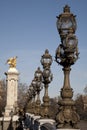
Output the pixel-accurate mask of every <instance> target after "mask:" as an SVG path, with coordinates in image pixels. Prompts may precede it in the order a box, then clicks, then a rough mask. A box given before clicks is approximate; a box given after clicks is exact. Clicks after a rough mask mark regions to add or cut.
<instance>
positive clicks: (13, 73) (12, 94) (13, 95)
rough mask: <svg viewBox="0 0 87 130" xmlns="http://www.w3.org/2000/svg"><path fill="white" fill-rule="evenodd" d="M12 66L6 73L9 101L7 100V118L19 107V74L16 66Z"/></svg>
mask: <svg viewBox="0 0 87 130" xmlns="http://www.w3.org/2000/svg"><path fill="white" fill-rule="evenodd" d="M12 63H13V62H12ZM11 65H12V64H11ZM11 65H10V67H9V69H8V71H7V72H6V73H5V75H6V83H7V100H6V107H5V116H9V115H10V113H11V112H15V108H16V107H17V102H18V76H19V72H18V70H17V69H16V67H15V66H11Z"/></svg>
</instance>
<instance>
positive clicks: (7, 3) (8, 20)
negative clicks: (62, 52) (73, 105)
mask: <svg viewBox="0 0 87 130" xmlns="http://www.w3.org/2000/svg"><path fill="white" fill-rule="evenodd" d="M66 4H68V5H69V6H70V7H71V12H72V13H74V14H75V15H77V17H76V20H77V31H76V36H77V38H78V47H79V52H80V55H79V57H80V59H79V60H78V61H77V62H76V64H75V65H74V66H72V71H71V75H70V81H71V87H72V88H73V90H74V94H77V93H83V89H84V88H85V86H86V85H87V43H86V38H87V15H86V13H87V0H84V2H83V1H82V0H0V79H3V78H6V77H5V75H4V72H6V71H7V70H8V65H6V64H5V62H6V60H7V59H8V58H9V57H13V56H18V59H17V69H18V70H19V72H20V76H19V78H20V81H21V82H23V83H27V84H28V85H30V84H31V81H32V79H33V77H34V72H35V71H36V69H37V67H38V66H40V68H41V69H42V65H41V63H40V59H41V56H42V55H43V53H44V51H45V49H48V50H49V53H50V54H51V55H52V56H53V58H54V56H55V50H56V48H57V47H58V45H59V44H60V37H59V34H58V32H57V28H56V16H57V15H59V14H60V13H62V12H63V7H64V6H65V5H66ZM51 71H52V73H53V76H54V78H53V81H52V82H51V84H50V85H49V95H50V96H51V97H54V96H57V95H59V92H60V88H61V87H62V86H63V72H62V67H61V66H59V65H57V63H56V62H55V61H54V62H53V63H52V66H51Z"/></svg>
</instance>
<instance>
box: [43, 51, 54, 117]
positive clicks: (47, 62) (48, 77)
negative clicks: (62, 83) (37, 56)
mask: <svg viewBox="0 0 87 130" xmlns="http://www.w3.org/2000/svg"><path fill="white" fill-rule="evenodd" d="M41 64H42V65H43V69H44V70H43V74H42V75H43V80H42V82H43V83H44V88H45V92H44V97H43V110H42V111H41V115H42V117H44V118H49V109H48V108H49V96H48V84H49V83H50V82H51V81H52V78H53V76H52V73H51V70H50V66H51V64H52V56H51V55H50V54H49V51H48V50H45V54H44V55H43V56H42V58H41Z"/></svg>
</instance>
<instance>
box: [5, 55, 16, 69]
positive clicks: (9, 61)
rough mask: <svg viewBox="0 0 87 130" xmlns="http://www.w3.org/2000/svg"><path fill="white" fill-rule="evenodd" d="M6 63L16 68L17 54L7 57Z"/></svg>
mask: <svg viewBox="0 0 87 130" xmlns="http://www.w3.org/2000/svg"><path fill="white" fill-rule="evenodd" d="M6 63H7V64H8V65H9V68H16V63H17V56H15V57H11V58H9V59H8V60H7V62H6Z"/></svg>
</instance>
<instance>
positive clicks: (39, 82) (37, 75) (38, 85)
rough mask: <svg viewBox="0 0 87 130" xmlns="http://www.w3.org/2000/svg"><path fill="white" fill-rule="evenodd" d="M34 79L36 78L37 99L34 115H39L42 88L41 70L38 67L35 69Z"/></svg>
mask: <svg viewBox="0 0 87 130" xmlns="http://www.w3.org/2000/svg"><path fill="white" fill-rule="evenodd" d="M35 79H36V92H37V100H36V105H35V107H36V111H35V115H40V104H41V101H40V91H41V90H42V71H41V70H40V67H38V68H37V70H36V71H35Z"/></svg>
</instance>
